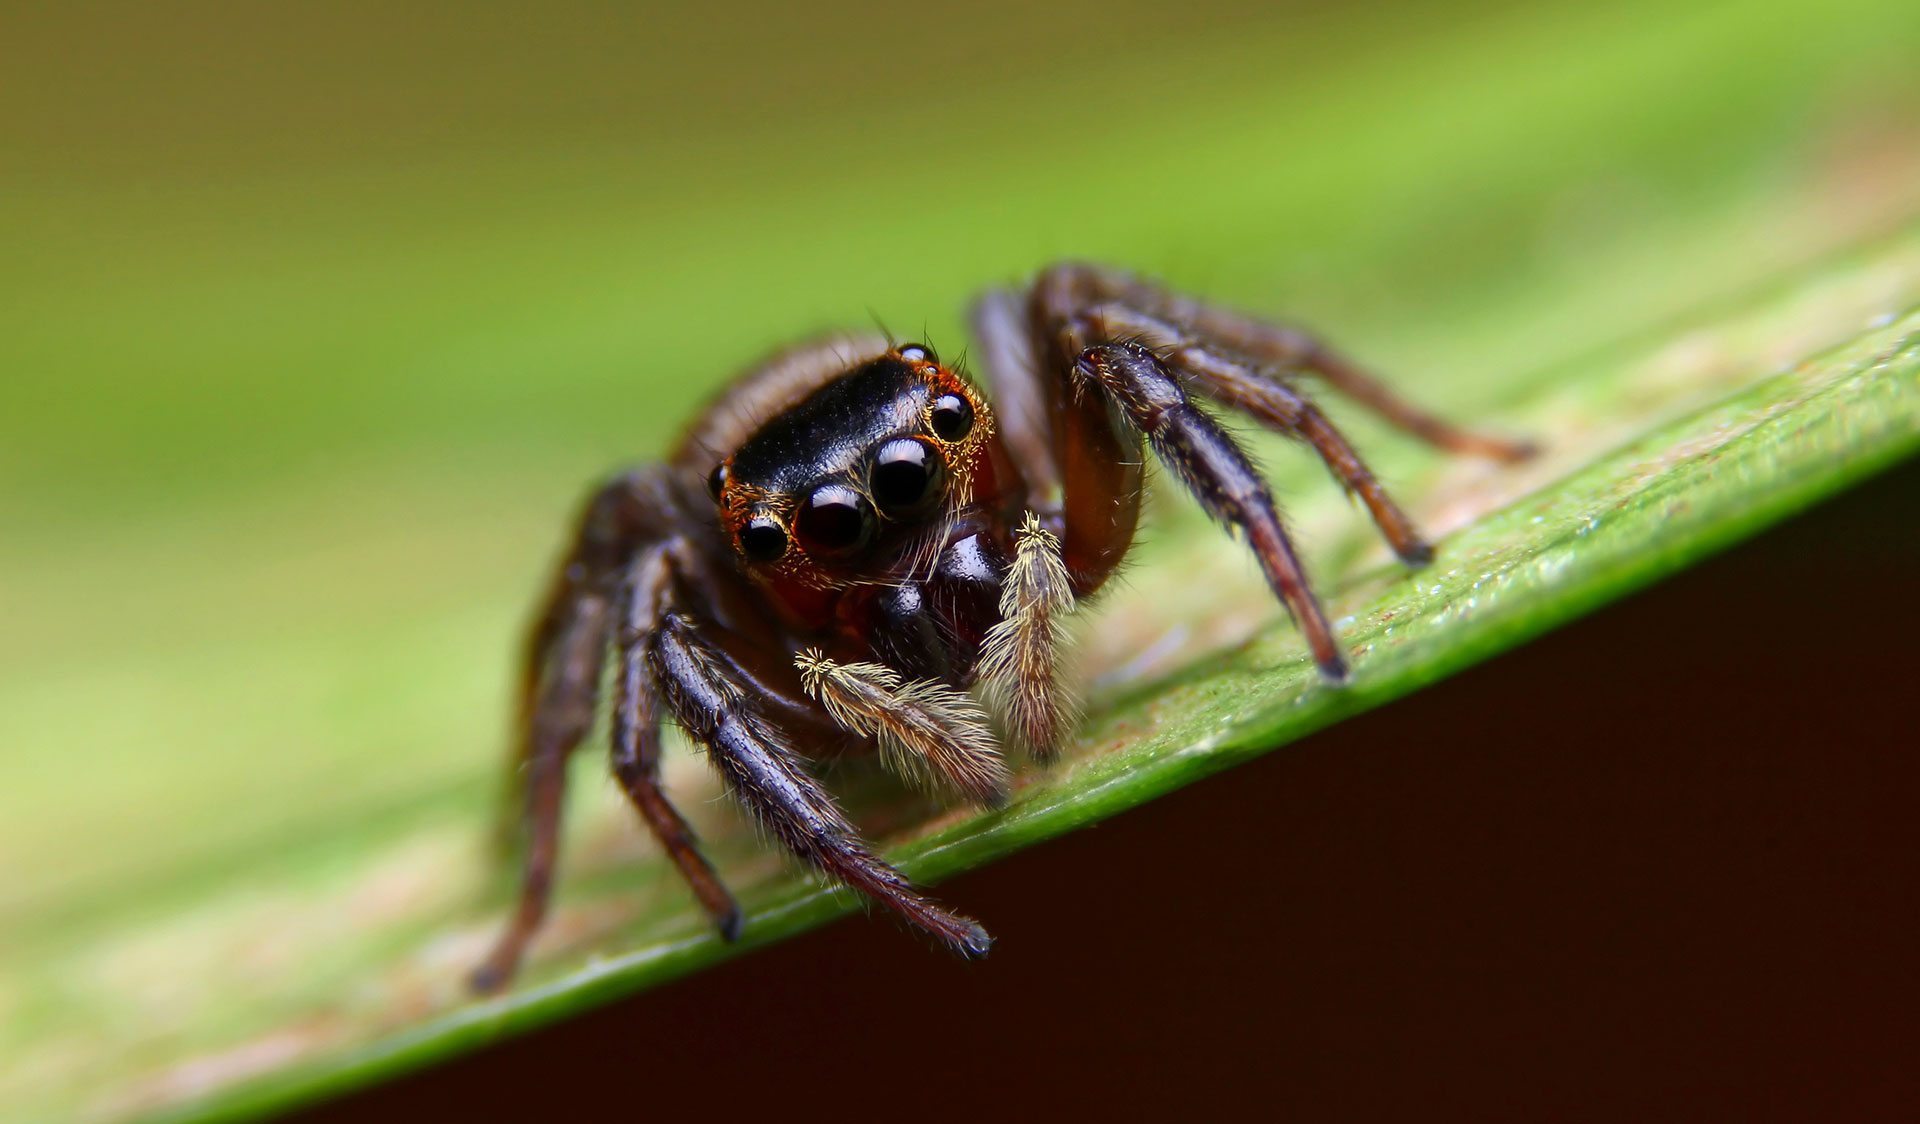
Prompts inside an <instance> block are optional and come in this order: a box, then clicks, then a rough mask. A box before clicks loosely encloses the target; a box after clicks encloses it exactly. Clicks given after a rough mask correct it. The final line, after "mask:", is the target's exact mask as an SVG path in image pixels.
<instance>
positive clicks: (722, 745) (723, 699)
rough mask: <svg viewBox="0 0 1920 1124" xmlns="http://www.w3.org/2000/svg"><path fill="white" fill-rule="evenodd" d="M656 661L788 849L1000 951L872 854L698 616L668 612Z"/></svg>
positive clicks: (690, 717)
mask: <svg viewBox="0 0 1920 1124" xmlns="http://www.w3.org/2000/svg"><path fill="white" fill-rule="evenodd" d="M647 664H648V667H649V668H651V669H652V671H653V673H654V674H655V675H656V676H657V677H658V679H659V682H660V685H661V687H662V689H663V691H664V693H665V695H666V699H667V704H668V706H669V707H671V708H672V710H673V713H674V716H675V717H676V718H678V719H679V721H680V724H681V725H682V726H684V727H685V728H686V730H687V732H688V733H689V734H691V735H692V736H693V737H694V738H695V740H697V741H699V742H700V743H701V744H702V745H704V746H706V747H707V751H708V756H709V757H710V758H711V760H712V761H713V763H714V766H715V767H716V768H718V769H719V770H720V773H721V775H722V776H723V777H724V778H726V781H727V783H728V785H729V787H730V788H732V790H733V792H734V793H735V795H736V796H737V797H739V799H740V801H741V802H742V803H743V804H745V805H746V806H747V808H748V809H749V810H750V811H751V812H752V813H753V814H754V816H755V818H757V819H758V820H759V821H760V823H761V824H762V825H763V826H765V827H766V829H767V830H768V831H769V832H771V833H772V834H773V835H774V837H775V838H777V839H779V840H780V841H781V842H782V843H783V844H785V845H786V847H787V849H788V850H790V851H792V852H793V853H794V854H796V855H798V856H799V857H801V858H802V859H804V860H805V861H806V862H808V863H809V864H811V865H812V866H813V867H815V868H816V869H818V870H819V871H821V872H822V873H824V874H826V875H828V876H830V877H831V878H833V879H835V880H837V881H839V882H842V883H845V884H846V885H848V886H850V887H852V888H853V889H855V890H858V891H860V892H861V893H863V894H866V895H867V896H868V897H869V898H871V899H873V900H874V901H877V902H879V903H880V904H881V905H884V906H886V907H887V908H889V909H892V910H894V911H895V912H896V913H898V914H900V916H902V917H903V918H905V919H906V920H907V921H908V922H910V923H912V924H913V925H915V926H917V927H918V928H920V929H923V930H925V931H926V932H929V933H932V934H933V935H934V936H936V937H939V938H940V939H941V940H942V941H944V942H945V943H946V944H947V945H948V946H949V947H951V948H952V949H953V950H954V951H956V952H958V953H960V954H962V955H966V956H978V955H982V954H984V953H985V952H986V951H987V949H988V948H989V947H990V946H991V945H992V943H993V938H992V937H990V936H988V935H987V931H986V930H985V929H983V928H981V927H980V925H979V923H978V922H976V921H974V920H972V919H971V918H967V917H962V916H960V915H959V914H957V913H953V912H951V911H949V910H947V909H945V908H943V907H941V906H940V905H938V904H937V903H935V902H934V901H933V900H932V899H930V898H928V897H926V896H925V895H923V894H921V893H920V892H919V891H918V890H916V889H915V888H914V886H913V884H912V883H911V882H909V881H908V880H907V878H906V876H905V875H902V874H901V873H900V872H899V871H897V870H895V869H894V868H893V867H891V866H888V865H887V864H886V863H885V862H883V861H881V860H880V859H879V858H878V857H877V856H875V855H874V853H873V852H872V851H871V850H869V849H868V847H867V845H866V843H865V842H863V841H862V840H861V839H860V836H859V833H858V832H857V831H855V829H854V827H853V825H852V824H851V823H849V822H848V821H847V819H846V817H845V816H844V815H843V814H842V813H841V811H840V809H839V807H838V806H837V805H836V804H835V803H834V801H833V798H832V797H831V796H829V795H828V794H827V791H826V790H825V789H823V788H822V787H820V782H818V781H816V780H815V779H814V778H813V777H812V776H810V775H809V774H808V773H807V771H806V769H805V768H804V767H802V766H801V764H800V762H799V760H798V758H797V757H796V755H795V754H794V751H793V748H792V746H791V745H789V744H788V742H787V739H786V738H785V736H784V735H782V734H781V732H780V730H779V729H778V728H777V727H775V726H774V725H773V724H772V723H770V722H768V721H767V720H766V719H765V718H764V717H762V715H761V712H760V710H759V708H758V707H757V706H756V705H755V703H754V701H753V699H752V697H751V696H750V695H749V693H748V685H747V683H746V682H745V681H744V680H741V679H738V678H736V677H735V676H734V674H733V672H732V670H731V668H730V667H729V665H728V663H727V661H726V660H725V659H724V657H722V655H721V654H720V653H719V652H718V651H716V650H715V649H714V648H713V647H712V646H711V645H709V644H708V642H707V641H706V639H705V638H704V637H702V636H701V635H700V632H699V630H698V629H697V628H696V627H695V626H694V623H693V621H692V619H691V618H689V617H688V616H686V615H684V614H681V613H678V612H668V613H667V614H666V615H665V616H664V617H663V618H662V619H661V621H660V624H659V626H658V627H657V628H656V629H655V630H654V632H653V633H652V634H651V635H650V636H649V638H648V641H647Z"/></svg>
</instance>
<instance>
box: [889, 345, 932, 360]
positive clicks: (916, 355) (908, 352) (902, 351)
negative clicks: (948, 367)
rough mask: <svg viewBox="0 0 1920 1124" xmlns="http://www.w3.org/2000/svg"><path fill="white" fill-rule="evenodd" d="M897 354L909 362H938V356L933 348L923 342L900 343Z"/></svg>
mask: <svg viewBox="0 0 1920 1124" xmlns="http://www.w3.org/2000/svg"><path fill="white" fill-rule="evenodd" d="M898 354H899V356H900V358H902V359H905V360H906V361H907V362H909V363H938V362H940V357H939V356H938V355H935V354H934V353H933V349H932V348H930V347H928V346H927V345H926V344H924V343H903V344H901V345H900V348H899V352H898Z"/></svg>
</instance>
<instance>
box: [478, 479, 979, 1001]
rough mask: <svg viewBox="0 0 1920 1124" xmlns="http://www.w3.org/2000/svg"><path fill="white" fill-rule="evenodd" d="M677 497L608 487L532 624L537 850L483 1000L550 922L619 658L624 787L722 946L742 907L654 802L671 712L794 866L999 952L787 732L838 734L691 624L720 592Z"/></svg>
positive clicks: (530, 813) (639, 484)
mask: <svg viewBox="0 0 1920 1124" xmlns="http://www.w3.org/2000/svg"><path fill="white" fill-rule="evenodd" d="M674 488H675V485H674V470H672V469H670V468H668V467H666V466H663V465H656V466H651V467H648V468H644V469H640V470H638V471H635V472H632V473H629V474H626V475H624V476H622V477H620V478H618V479H616V480H615V481H613V482H612V483H611V484H609V485H607V486H606V487H604V488H603V489H601V490H600V491H599V492H598V493H597V494H596V495H595V497H594V499H593V500H592V501H591V502H590V503H589V504H588V508H587V512H586V514H585V515H584V516H583V518H582V520H581V523H580V529H579V530H578V532H577V533H576V536H575V541H574V546H573V548H572V549H571V550H570V551H569V553H568V555H567V558H566V560H565V561H564V562H563V564H562V579H561V581H560V582H557V583H556V585H555V587H554V588H555V589H556V590H558V591H560V596H559V597H558V603H557V604H555V605H552V606H549V607H548V608H547V609H546V610H545V611H543V612H542V614H541V616H540V619H539V621H538V622H537V623H536V625H535V632H536V637H537V638H539V637H544V643H537V644H530V645H529V656H530V658H532V657H534V656H537V657H538V658H539V660H540V666H539V667H538V668H537V669H536V670H533V671H531V672H529V673H528V675H529V677H530V678H532V679H533V680H534V681H535V683H536V688H535V690H534V691H533V692H532V699H531V702H530V703H529V704H528V705H527V707H526V721H525V725H524V729H523V730H522V737H523V739H524V741H525V743H526V747H527V748H526V749H524V750H523V752H522V754H521V756H522V757H523V758H524V760H525V761H526V762H527V765H526V769H527V777H526V779H525V782H524V784H523V785H522V789H523V794H524V801H525V807H524V810H523V818H524V820H525V824H526V829H527V831H526V833H527V837H528V838H527V845H526V850H525V855H524V858H523V862H522V872H521V887H520V896H519V901H518V904H517V906H516V908H515V911H514V913H513V915H512V916H511V917H510V918H509V920H508V923H507V926H506V928H505V930H504V931H503V932H502V933H501V935H500V938H499V940H498V941H497V942H496V944H495V945H494V947H493V949H492V951H491V952H490V953H489V955H488V956H487V958H486V959H485V960H484V961H483V962H482V963H481V965H480V966H479V968H477V969H476V970H475V971H474V973H473V975H472V977H471V982H472V984H473V986H474V988H475V989H476V990H478V991H482V992H489V991H494V990H498V989H499V988H500V987H502V986H504V985H505V984H506V983H507V982H508V981H509V980H510V979H511V978H512V977H513V974H514V973H515V971H516V970H517V969H518V966H519V963H520V961H521V959H522V958H523V956H524V954H525V951H526V948H527V945H528V944H529V943H530V942H531V941H532V938H533V936H534V934H535V933H536V932H537V931H538V929H539V927H540V925H541V923H542V921H543V920H544V919H545V916H546V913H547V908H548V904H549V901H550V898H551V893H552V885H553V873H554V867H555V864H556V862H557V859H558V852H559V829H560V821H561V812H562V805H563V798H564V787H565V783H566V762H567V758H568V756H569V755H570V753H571V751H572V750H573V749H574V748H575V747H576V746H577V745H578V744H579V743H580V741H581V739H583V738H584V737H585V736H586V734H587V733H588V731H589V730H590V729H591V727H592V723H593V714H594V710H595V707H596V705H597V702H598V697H599V682H600V677H601V670H602V668H603V667H604V665H605V659H606V654H607V651H608V649H609V648H610V647H612V648H617V649H618V651H619V662H618V665H617V667H616V673H615V676H614V684H615V698H614V707H613V731H612V740H613V752H612V765H613V771H614V775H615V777H616V778H617V779H618V780H619V782H620V784H621V787H622V788H623V790H625V792H626V793H627V796H628V798H629V799H630V800H631V801H632V802H633V804H634V807H635V809H636V810H637V811H638V812H639V814H640V816H641V818H642V819H643V820H644V821H645V822H646V824H647V826H648V828H649V829H650V830H651V831H652V833H653V834H654V836H655V838H656V839H658V840H659V842H660V844H661V846H662V848H663V849H664V850H665V851H666V853H667V855H668V857H669V858H670V859H671V860H672V861H673V863H674V865H675V866H676V868H678V870H679V871H680V874H681V875H682V877H683V878H685V880H686V881H687V883H688V884H689V886H690V887H691V888H692V890H693V892H694V895H695V896H696V897H697V898H698V899H699V901H700V903H701V905H702V907H703V908H704V909H705V910H706V911H707V913H708V914H709V915H710V916H711V917H712V918H713V920H714V922H715V924H716V925H717V926H718V927H719V929H720V931H721V933H722V935H723V936H725V937H727V938H728V939H733V938H735V937H737V935H738V933H739V931H740V923H741V922H740V911H739V908H738V906H737V905H736V904H735V902H734V900H733V898H732V896H731V895H730V894H729V893H728V892H727V891H726V888H725V887H724V886H723V885H722V884H721V882H720V880H719V878H718V876H717V875H716V874H715V873H714V871H713V868H712V866H711V865H710V864H709V863H708V862H707V860H706V859H705V857H704V856H703V855H702V854H701V853H700V850H699V844H698V841H697V840H696V839H695V837H694V835H693V832H692V830H691V829H690V828H689V826H688V825H687V823H686V821H685V819H684V818H683V817H682V816H681V815H680V814H679V812H678V811H677V810H676V809H674V807H673V805H672V803H671V802H670V801H669V800H668V799H667V797H666V794H665V793H664V792H663V791H662V789H661V788H660V784H659V759H660V723H661V720H662V718H663V716H664V715H663V712H664V711H671V713H672V715H673V717H674V718H675V719H677V720H678V721H679V723H680V724H681V725H682V726H683V727H685V728H686V729H687V730H688V732H689V733H690V734H691V735H692V736H693V738H694V739H695V740H697V741H699V742H700V743H701V744H702V745H704V746H705V747H706V748H707V749H708V754H709V758H710V759H711V760H712V761H713V763H714V765H715V766H716V767H717V768H718V769H719V771H720V773H721V775H722V776H723V777H724V778H725V779H726V780H727V782H728V784H729V786H730V788H731V789H732V790H733V792H734V793H735V795H736V796H737V797H739V799H740V800H741V802H742V803H743V804H745V805H746V806H747V808H748V809H749V810H750V811H751V812H753V813H754V815H755V816H756V818H758V819H759V820H760V822H761V823H763V824H764V825H765V826H766V827H767V828H768V830H769V831H771V832H772V833H773V834H774V835H775V837H776V838H778V839H780V840H781V842H782V843H783V844H785V845H786V846H787V847H788V848H789V849H790V850H791V851H793V852H794V853H795V854H796V855H798V856H799V857H800V858H802V859H804V860H805V861H807V862H808V863H809V864H811V865H812V866H814V867H815V868H816V869H818V870H820V871H821V872H822V873H824V874H826V875H828V876H829V877H830V878H833V879H835V880H837V881H840V882H843V883H845V884H847V885H849V886H851V887H853V888H854V889H856V890H859V891H861V892H862V893H864V894H866V895H868V896H869V897H871V898H873V899H874V900H876V901H879V902H880V903H881V904H883V905H886V906H888V907H889V908H891V909H893V910H895V911H896V912H898V913H899V914H901V915H902V916H903V917H905V918H906V919H907V920H908V921H909V922H911V923H913V924H914V925H917V926H919V927H920V928H922V929H925V930H927V931H928V932H930V933H933V934H934V935H935V936H937V937H939V938H940V939H941V940H943V941H944V942H946V943H947V944H948V945H950V946H952V947H953V948H954V949H955V950H956V951H959V952H961V953H963V954H967V955H978V954H981V953H984V952H985V951H986V949H987V948H988V947H989V946H990V945H991V943H992V938H991V937H989V936H988V935H987V933H986V931H985V930H984V929H982V928H981V927H980V926H979V925H978V924H977V923H975V922H974V921H972V920H971V919H969V918H965V917H961V916H959V915H957V914H954V913H951V912H949V911H947V910H945V909H943V908H942V907H940V906H939V905H937V904H936V903H934V902H933V901H932V900H931V899H929V898H927V897H925V896H924V895H922V894H920V893H919V892H918V891H917V890H916V889H915V888H914V887H913V885H912V883H910V882H909V881H908V880H907V879H906V878H905V876H903V875H901V874H900V873H899V872H898V871H896V870H894V869H893V868H892V867H890V866H888V865H887V864H886V863H885V862H883V861H881V860H880V859H879V858H877V857H876V856H875V855H874V854H873V853H872V851H871V850H870V849H869V848H868V847H867V845H866V844H865V843H864V842H863V841H861V839H860V838H859V835H858V833H857V832H856V831H855V829H854V828H853V827H852V825H851V824H850V823H848V821H847V820H846V818H845V816H844V815H842V814H841V812H840V811H839V809H838V807H837V806H836V805H835V804H834V802H833V799H832V797H831V796H830V795H828V794H827V792H826V791H825V790H824V789H823V788H821V787H820V785H819V783H818V782H817V781H815V780H814V779H813V778H812V777H811V776H809V775H808V774H807V773H806V771H805V769H804V767H803V766H802V765H801V764H800V762H799V760H798V759H797V756H796V754H795V753H794V750H793V748H792V745H791V743H790V740H789V735H788V734H786V733H784V732H783V729H782V727H783V725H784V726H786V727H790V728H792V729H793V730H794V731H795V732H797V733H800V734H802V735H803V736H805V737H806V738H807V739H808V744H809V745H810V746H815V743H818V744H817V746H816V748H827V747H829V746H830V739H831V738H832V737H833V736H834V735H835V734H837V733H838V731H837V728H836V727H835V726H834V725H833V723H832V722H831V721H830V720H828V719H827V718H826V716H824V715H821V714H819V713H818V711H817V708H816V706H815V704H814V703H813V702H812V701H811V700H808V699H806V698H804V697H803V696H802V695H800V694H799V692H797V691H790V690H787V689H786V688H785V686H784V684H778V683H774V682H772V681H771V678H772V677H770V676H768V675H767V674H766V671H767V669H765V668H757V667H754V666H753V661H751V660H743V656H742V654H741V653H739V652H736V651H730V650H728V649H729V648H730V647H739V646H741V645H742V643H743V639H742V638H740V637H737V636H734V635H733V634H732V633H730V632H728V631H727V630H726V629H724V628H721V627H719V626H717V625H713V624H705V625H702V626H696V624H695V623H694V617H693V616H692V615H691V614H690V613H689V612H688V611H687V606H686V605H685V604H683V599H684V598H685V597H686V596H687V595H688V594H687V591H688V590H689V589H691V590H692V595H693V596H695V597H696V598H699V599H702V600H704V601H705V602H706V603H709V604H715V605H717V604H718V591H717V590H713V589H707V588H704V587H705V586H706V585H707V584H708V582H706V581H703V580H701V575H700V573H699V572H698V570H699V567H698V566H697V565H696V562H697V556H698V550H697V547H696V546H695V545H694V544H693V543H691V542H689V541H688V540H687V539H685V538H684V537H683V536H681V535H679V534H678V533H676V532H672V531H669V530H667V527H668V526H669V525H670V524H671V522H672V519H673V515H674V513H675V511H676V510H677V508H678V506H679V504H680V499H679V497H678V496H676V494H675V492H674ZM552 622H557V623H552ZM707 633H711V636H709V635H707ZM730 642H731V643H730ZM663 703H664V706H663V705H662V704H663ZM771 714H777V715H779V716H780V721H779V722H776V721H775V720H774V719H772V718H770V717H768V716H769V715H771Z"/></svg>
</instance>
